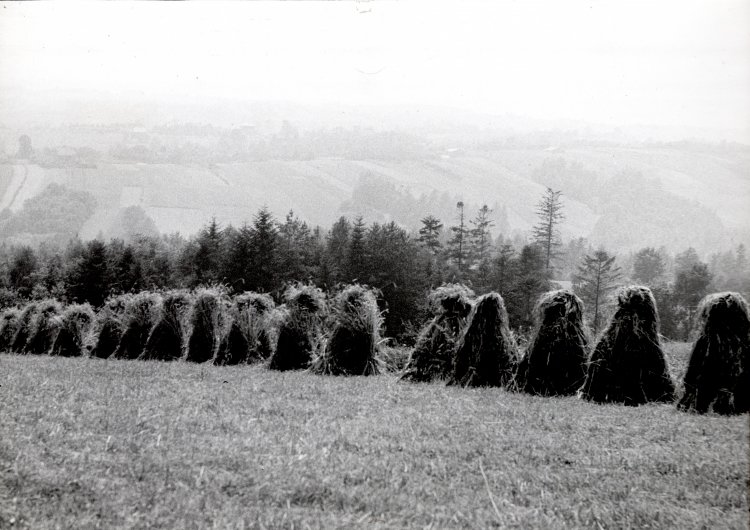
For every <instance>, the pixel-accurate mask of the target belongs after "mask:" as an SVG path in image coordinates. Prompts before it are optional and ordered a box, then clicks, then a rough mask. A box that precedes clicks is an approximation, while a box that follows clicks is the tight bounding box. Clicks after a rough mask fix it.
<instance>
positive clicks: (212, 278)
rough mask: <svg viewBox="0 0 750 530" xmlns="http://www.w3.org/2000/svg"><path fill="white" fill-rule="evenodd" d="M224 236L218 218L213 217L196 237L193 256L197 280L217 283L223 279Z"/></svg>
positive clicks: (198, 281) (202, 282)
mask: <svg viewBox="0 0 750 530" xmlns="http://www.w3.org/2000/svg"><path fill="white" fill-rule="evenodd" d="M223 242H224V237H223V234H222V231H221V227H220V226H219V223H217V222H216V218H215V217H214V218H212V219H211V221H210V222H209V223H208V225H206V226H205V227H204V228H203V230H201V231H200V233H199V234H198V237H197V239H196V244H197V248H196V251H195V256H194V258H193V266H194V271H195V282H196V283H197V284H209V283H216V282H218V281H220V280H221V265H222V259H221V255H222V244H223Z"/></svg>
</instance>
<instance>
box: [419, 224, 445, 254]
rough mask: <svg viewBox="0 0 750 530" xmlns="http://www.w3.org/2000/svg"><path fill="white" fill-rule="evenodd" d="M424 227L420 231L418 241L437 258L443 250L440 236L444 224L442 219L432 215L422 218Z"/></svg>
mask: <svg viewBox="0 0 750 530" xmlns="http://www.w3.org/2000/svg"><path fill="white" fill-rule="evenodd" d="M421 223H422V227H421V228H420V229H419V238H418V239H417V241H419V243H421V244H422V245H424V247H425V248H427V249H428V250H429V251H430V252H431V253H432V254H433V256H437V255H438V254H439V253H440V251H441V250H442V248H443V245H442V243H440V234H441V233H442V231H443V223H441V222H440V219H438V218H437V217H434V216H432V215H428V216H427V217H424V218H422V220H421Z"/></svg>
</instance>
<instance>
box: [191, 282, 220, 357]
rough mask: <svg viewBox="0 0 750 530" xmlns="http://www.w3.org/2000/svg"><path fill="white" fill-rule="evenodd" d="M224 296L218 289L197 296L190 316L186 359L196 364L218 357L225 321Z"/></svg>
mask: <svg viewBox="0 0 750 530" xmlns="http://www.w3.org/2000/svg"><path fill="white" fill-rule="evenodd" d="M223 312H224V307H223V300H222V295H221V293H220V292H219V291H217V290H216V289H203V290H201V291H199V292H198V293H197V294H196V298H195V302H193V307H192V310H191V314H190V325H191V331H190V338H189V339H188V345H187V357H186V359H187V360H188V361H190V362H194V363H204V362H206V361H210V360H211V359H213V358H214V356H215V355H216V352H217V350H218V348H219V341H220V340H221V328H222V324H223V321H224V315H223Z"/></svg>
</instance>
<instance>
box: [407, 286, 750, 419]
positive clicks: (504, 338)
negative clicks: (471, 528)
mask: <svg viewBox="0 0 750 530" xmlns="http://www.w3.org/2000/svg"><path fill="white" fill-rule="evenodd" d="M472 298H473V293H471V291H469V290H468V289H466V288H465V287H463V286H459V285H445V286H442V287H440V288H439V289H436V290H435V291H433V293H432V294H431V296H430V301H431V307H432V310H433V312H434V317H433V318H432V319H431V320H430V321H429V322H428V323H427V325H426V326H425V327H424V328H423V330H422V332H421V333H420V335H419V337H418V340H417V343H416V346H415V348H414V351H413V352H412V356H411V358H410V360H409V362H408V364H407V366H406V369H405V370H404V372H403V374H402V379H405V380H409V381H417V382H418V381H433V380H445V381H447V382H448V383H449V384H455V385H462V386H498V387H505V388H508V389H510V390H516V391H521V392H526V393H529V394H534V395H542V396H565V395H573V394H576V393H580V396H581V397H582V398H584V399H587V400H590V401H594V402H597V403H622V404H625V405H640V404H644V403H649V402H673V401H674V400H675V397H676V389H675V385H674V382H673V381H672V378H671V376H670V373H669V370H668V367H667V363H666V360H665V357H664V352H663V351H662V348H661V343H660V338H659V318H658V313H657V309H656V303H655V301H654V297H653V295H652V294H651V291H650V290H649V289H648V288H646V287H641V286H630V287H624V288H622V289H621V290H620V291H619V293H618V297H617V302H618V309H617V311H616V313H615V314H614V315H613V317H612V319H611V320H610V322H609V324H608V326H607V327H606V329H605V330H604V332H603V333H602V335H601V337H600V338H599V339H598V341H597V342H596V344H595V346H594V348H593V352H591V351H590V343H591V341H590V340H589V338H588V336H587V333H586V328H585V326H584V321H583V303H582V302H581V300H580V299H579V298H578V297H577V296H576V295H575V294H573V293H572V292H570V291H566V290H560V291H553V292H549V293H546V294H544V295H543V296H542V297H541V298H540V300H539V302H538V303H537V306H536V326H535V329H534V331H533V335H532V337H531V340H530V341H529V344H528V347H527V348H526V351H525V352H523V354H522V352H520V351H519V348H518V347H517V345H516V344H515V342H514V340H513V337H512V334H511V332H510V330H509V327H508V316H507V312H506V310H505V306H504V303H503V299H502V297H501V296H500V295H499V294H497V293H489V294H486V295H483V296H481V297H479V298H477V299H476V300H472ZM469 308H471V309H470V311H469ZM467 313H468V316H467ZM699 314H700V316H701V320H702V331H701V335H700V337H699V338H698V340H697V342H696V344H695V346H694V348H693V351H692V354H691V359H690V365H689V368H688V371H687V373H686V375H685V377H684V381H683V388H684V393H683V396H682V399H681V400H680V402H679V404H678V406H679V408H680V409H683V410H693V411H696V412H707V411H709V410H713V411H714V412H717V413H720V414H740V413H745V412H748V411H750V397H749V394H750V374H749V372H748V366H747V364H748V356H749V354H748V350H749V349H750V319H749V318H748V307H747V304H746V302H745V300H744V299H743V298H742V296H741V295H739V294H737V293H720V294H715V295H710V296H708V297H706V299H705V300H704V301H703V302H702V303H701V309H700V311H699Z"/></svg>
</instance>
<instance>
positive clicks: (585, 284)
mask: <svg viewBox="0 0 750 530" xmlns="http://www.w3.org/2000/svg"><path fill="white" fill-rule="evenodd" d="M620 276H621V271H620V267H618V266H617V265H615V256H610V255H609V254H608V253H607V252H606V251H605V250H603V249H599V250H597V251H596V252H594V254H593V255H586V256H585V257H584V258H583V263H582V264H581V265H580V266H579V267H578V274H577V275H576V277H575V280H574V289H575V291H576V294H578V296H580V297H581V299H582V300H583V301H584V303H585V304H586V309H587V311H588V312H589V313H590V314H593V320H592V325H593V328H594V333H597V332H598V331H599V329H600V327H601V324H602V311H601V308H602V305H603V304H604V302H605V299H606V296H607V294H608V293H609V292H611V291H612V290H613V289H614V288H615V287H617V285H616V282H617V280H618V279H619V278H620Z"/></svg>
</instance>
